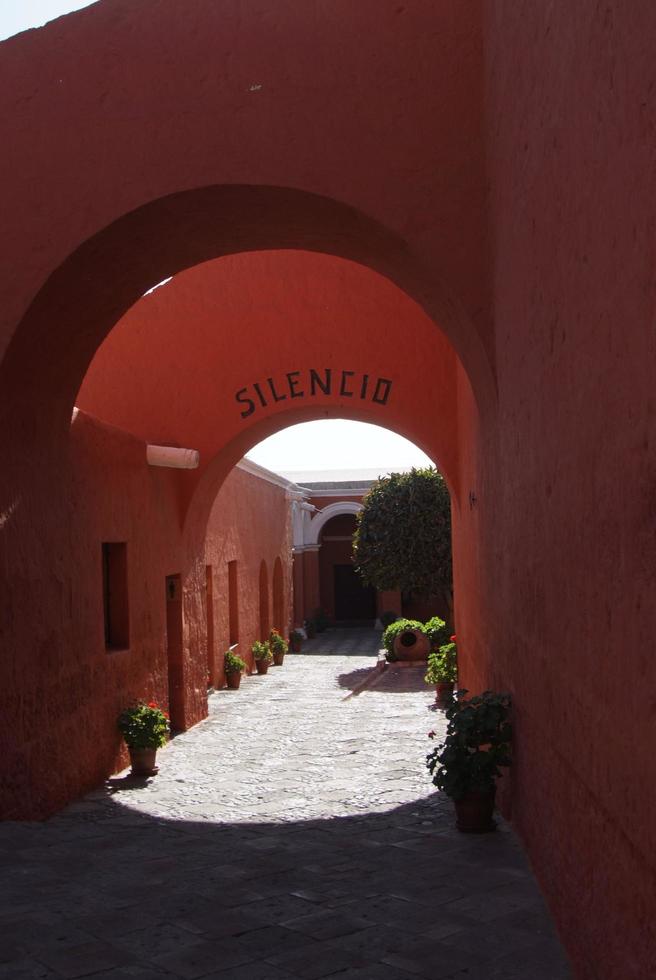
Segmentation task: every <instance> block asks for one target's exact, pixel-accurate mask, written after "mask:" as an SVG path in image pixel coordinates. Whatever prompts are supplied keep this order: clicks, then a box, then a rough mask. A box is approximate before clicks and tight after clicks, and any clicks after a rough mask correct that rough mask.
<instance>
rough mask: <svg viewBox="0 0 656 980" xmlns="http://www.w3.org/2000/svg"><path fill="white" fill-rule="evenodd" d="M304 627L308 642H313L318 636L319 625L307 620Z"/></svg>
mask: <svg viewBox="0 0 656 980" xmlns="http://www.w3.org/2000/svg"><path fill="white" fill-rule="evenodd" d="M304 625H305V633H306V635H307V638H308V640H313V639H314V638H315V636H316V635H317V624H316V623H315V621H314V620H313V619H306V620H305V624H304Z"/></svg>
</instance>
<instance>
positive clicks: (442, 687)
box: [435, 681, 453, 708]
mask: <svg viewBox="0 0 656 980" xmlns="http://www.w3.org/2000/svg"><path fill="white" fill-rule="evenodd" d="M452 695H453V681H440V682H439V683H438V684H436V685H435V704H436V706H437V707H438V708H446V706H447V704H448V703H449V701H450V699H451V696H452Z"/></svg>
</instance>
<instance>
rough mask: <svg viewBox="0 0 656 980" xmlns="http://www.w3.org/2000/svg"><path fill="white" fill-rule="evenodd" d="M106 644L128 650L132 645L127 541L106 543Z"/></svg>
mask: <svg viewBox="0 0 656 980" xmlns="http://www.w3.org/2000/svg"><path fill="white" fill-rule="evenodd" d="M102 570H103V608H104V615H105V647H106V648H107V649H108V650H127V648H128V647H129V646H130V617H129V613H128V546H127V544H126V543H125V541H120V542H114V541H112V542H104V544H103V546H102Z"/></svg>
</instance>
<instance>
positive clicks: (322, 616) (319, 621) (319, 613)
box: [312, 607, 330, 633]
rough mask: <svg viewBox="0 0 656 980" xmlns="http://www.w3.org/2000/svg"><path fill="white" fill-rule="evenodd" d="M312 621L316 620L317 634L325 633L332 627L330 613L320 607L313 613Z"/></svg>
mask: <svg viewBox="0 0 656 980" xmlns="http://www.w3.org/2000/svg"><path fill="white" fill-rule="evenodd" d="M312 619H313V620H314V627H315V629H316V631H317V633H323V631H324V630H327V629H328V627H329V626H330V619H329V617H328V613H327V612H326V611H325V609H321V608H320V607H317V608H316V609H315V610H314V612H313V613H312Z"/></svg>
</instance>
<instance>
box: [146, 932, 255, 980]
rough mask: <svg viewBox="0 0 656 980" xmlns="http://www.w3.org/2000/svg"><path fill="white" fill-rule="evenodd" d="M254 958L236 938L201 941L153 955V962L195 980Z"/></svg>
mask: <svg viewBox="0 0 656 980" xmlns="http://www.w3.org/2000/svg"><path fill="white" fill-rule="evenodd" d="M253 959H254V957H253V956H251V954H250V953H247V952H246V950H245V949H244V948H243V946H242V945H241V944H240V943H239V942H238V940H236V939H235V940H226V939H223V940H218V941H217V942H203V943H200V944H197V945H193V946H187V947H185V948H184V949H180V950H177V951H176V952H173V953H167V954H165V955H161V956H154V957H153V963H155V964H156V965H158V966H162V967H164V969H166V970H169V971H170V972H171V973H174V974H175V975H176V976H178V977H184V978H185V980H196V978H197V977H204V976H207V974H208V973H212V972H216V971H217V970H220V969H227V968H228V967H233V966H242V965H243V964H245V963H250V962H251V961H252V960H253Z"/></svg>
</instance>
